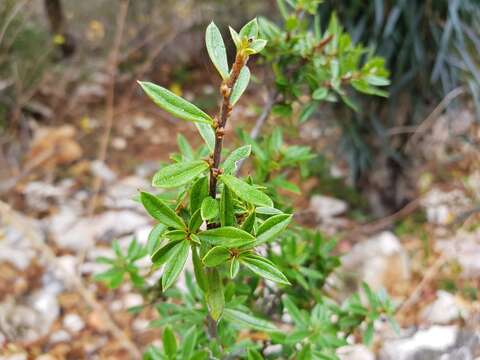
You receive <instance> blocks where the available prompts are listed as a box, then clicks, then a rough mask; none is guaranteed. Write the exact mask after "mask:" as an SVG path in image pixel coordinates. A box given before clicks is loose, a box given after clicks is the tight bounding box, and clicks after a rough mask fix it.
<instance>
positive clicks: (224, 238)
mask: <svg viewBox="0 0 480 360" xmlns="http://www.w3.org/2000/svg"><path fill="white" fill-rule="evenodd" d="M198 237H199V238H200V240H201V241H204V242H206V243H208V244H210V245H221V246H225V247H227V248H238V247H246V246H248V245H249V244H253V243H254V242H255V238H254V237H253V236H252V235H250V234H249V233H247V232H246V231H243V230H241V229H237V228H235V227H233V226H223V227H220V228H216V229H210V230H206V231H202V232H200V233H198Z"/></svg>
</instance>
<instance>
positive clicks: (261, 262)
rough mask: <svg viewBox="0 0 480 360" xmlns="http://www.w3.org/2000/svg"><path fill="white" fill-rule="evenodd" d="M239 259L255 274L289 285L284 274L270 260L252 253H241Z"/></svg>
mask: <svg viewBox="0 0 480 360" xmlns="http://www.w3.org/2000/svg"><path fill="white" fill-rule="evenodd" d="M239 259H240V261H241V262H242V263H243V264H245V266H246V267H248V268H249V269H250V270H252V271H253V272H254V273H255V274H257V275H259V276H261V277H263V278H265V279H268V280H271V281H274V282H277V283H280V284H285V285H290V282H289V281H288V279H287V278H286V277H285V275H283V274H282V272H281V271H280V270H278V269H277V267H276V266H275V265H274V264H273V263H272V262H271V261H270V260H268V259H266V258H264V257H261V256H258V255H255V254H252V253H249V254H242V255H240V257H239Z"/></svg>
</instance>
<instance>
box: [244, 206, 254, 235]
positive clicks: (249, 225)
mask: <svg viewBox="0 0 480 360" xmlns="http://www.w3.org/2000/svg"><path fill="white" fill-rule="evenodd" d="M255 219H256V215H255V211H252V213H251V214H250V215H248V216H247V218H246V219H245V221H244V222H243V224H242V230H245V231H246V232H248V233H252V230H253V226H254V225H255Z"/></svg>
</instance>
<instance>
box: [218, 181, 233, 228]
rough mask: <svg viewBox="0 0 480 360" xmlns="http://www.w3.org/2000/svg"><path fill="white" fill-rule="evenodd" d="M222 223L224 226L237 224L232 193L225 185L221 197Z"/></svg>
mask: <svg viewBox="0 0 480 360" xmlns="http://www.w3.org/2000/svg"><path fill="white" fill-rule="evenodd" d="M220 224H221V225H222V226H232V225H235V213H234V208H233V199H232V193H231V191H230V190H229V189H228V187H226V186H224V187H223V190H222V195H221V197H220Z"/></svg>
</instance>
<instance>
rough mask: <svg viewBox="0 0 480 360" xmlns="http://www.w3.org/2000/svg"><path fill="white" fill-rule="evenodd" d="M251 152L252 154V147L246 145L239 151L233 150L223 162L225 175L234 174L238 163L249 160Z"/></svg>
mask: <svg viewBox="0 0 480 360" xmlns="http://www.w3.org/2000/svg"><path fill="white" fill-rule="evenodd" d="M251 152H252V146H251V145H245V146H242V147H239V148H238V149H235V150H233V151H232V152H231V153H230V155H228V156H227V158H226V159H225V161H224V162H223V172H224V174H231V173H233V172H234V171H235V168H236V164H237V162H238V161H240V160H242V159H246V158H248V157H249V156H250V153H251Z"/></svg>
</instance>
